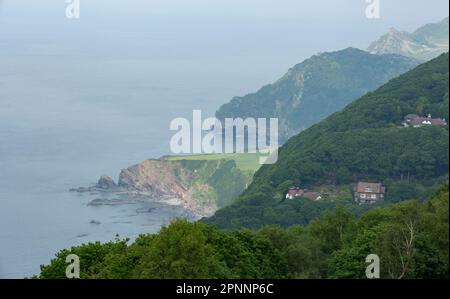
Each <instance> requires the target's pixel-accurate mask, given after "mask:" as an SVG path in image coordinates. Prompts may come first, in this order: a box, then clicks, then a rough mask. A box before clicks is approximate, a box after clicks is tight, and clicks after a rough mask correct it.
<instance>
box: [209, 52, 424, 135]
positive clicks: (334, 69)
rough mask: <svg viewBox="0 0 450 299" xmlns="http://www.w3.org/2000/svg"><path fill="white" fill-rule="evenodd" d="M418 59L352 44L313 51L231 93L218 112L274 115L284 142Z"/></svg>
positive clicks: (219, 115) (221, 114)
mask: <svg viewBox="0 0 450 299" xmlns="http://www.w3.org/2000/svg"><path fill="white" fill-rule="evenodd" d="M416 65H417V63H416V62H415V61H414V60H412V59H408V58H405V57H401V56H397V55H381V56H380V55H371V54H369V53H367V52H364V51H361V50H358V49H354V48H348V49H345V50H342V51H337V52H332V53H323V54H319V55H315V56H313V57H311V58H310V59H307V60H305V61H304V62H302V63H300V64H298V65H296V66H294V67H293V68H292V69H290V70H289V71H288V73H287V74H286V75H284V76H283V77H282V78H281V79H279V80H278V81H277V82H275V83H273V84H270V85H267V86H265V87H263V88H261V89H260V90H259V91H258V92H256V93H252V94H248V95H246V96H244V97H235V98H233V99H232V100H231V102H229V103H227V104H225V105H223V106H222V107H220V109H219V110H218V111H217V112H216V116H217V118H219V119H224V118H236V117H242V118H246V117H254V118H258V117H264V118H268V117H277V118H278V119H279V135H280V141H281V142H284V141H286V140H287V139H288V138H289V137H291V136H294V135H295V134H298V133H299V132H300V131H302V130H304V129H306V128H308V127H310V126H311V125H313V124H315V123H317V122H319V121H320V120H322V119H324V118H325V117H327V116H329V115H330V114H331V113H333V112H336V111H338V110H340V109H342V108H343V107H345V106H346V105H347V104H349V103H350V102H351V101H353V100H354V99H356V98H358V97H360V96H362V95H363V94H365V93H367V92H368V91H372V90H374V89H376V88H378V87H379V86H381V85H382V84H384V83H386V82H387V81H388V80H390V79H392V78H393V77H396V76H398V75H399V74H402V73H404V72H406V71H407V70H409V69H411V68H413V67H414V66H416Z"/></svg>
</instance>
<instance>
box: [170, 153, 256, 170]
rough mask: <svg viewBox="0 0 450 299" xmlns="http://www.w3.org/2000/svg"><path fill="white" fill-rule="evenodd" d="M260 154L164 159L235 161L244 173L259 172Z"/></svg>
mask: <svg viewBox="0 0 450 299" xmlns="http://www.w3.org/2000/svg"><path fill="white" fill-rule="evenodd" d="M259 157H260V154H248V153H242V154H212V155H206V154H205V155H186V156H167V157H164V159H165V160H168V161H180V160H191V161H199V160H200V161H206V160H234V161H235V162H236V165H237V167H238V168H239V169H240V170H242V171H252V172H255V171H257V170H258V169H259V168H260V167H261V165H260V164H259Z"/></svg>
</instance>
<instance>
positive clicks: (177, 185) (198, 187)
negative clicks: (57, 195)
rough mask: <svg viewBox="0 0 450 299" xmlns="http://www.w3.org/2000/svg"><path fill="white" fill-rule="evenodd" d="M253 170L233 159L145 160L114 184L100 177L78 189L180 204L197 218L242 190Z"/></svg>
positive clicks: (232, 198) (122, 174)
mask: <svg viewBox="0 0 450 299" xmlns="http://www.w3.org/2000/svg"><path fill="white" fill-rule="evenodd" d="M253 173H254V171H251V170H248V169H247V170H241V169H240V168H239V167H238V166H237V165H236V162H235V161H234V160H229V159H228V160H227V159H219V158H218V159H217V160H214V159H210V158H209V159H205V160H182V159H179V160H169V159H166V158H162V159H158V160H146V161H144V162H142V163H139V164H137V165H134V166H131V167H129V168H127V169H124V170H122V171H121V173H120V176H119V181H118V183H117V184H115V182H114V181H113V180H112V179H111V178H110V177H108V176H102V177H101V178H100V180H99V181H98V183H97V185H96V186H94V187H90V188H79V189H73V190H74V191H79V192H92V191H94V192H95V191H97V192H99V191H100V192H118V193H121V194H124V193H125V194H129V195H132V196H134V195H139V196H144V197H148V198H150V199H152V200H159V201H162V202H166V203H168V204H176V205H182V206H183V207H185V208H186V209H187V210H188V211H189V212H190V213H192V214H193V215H195V216H197V217H209V216H212V215H213V214H214V213H215V211H216V210H217V209H219V208H222V207H225V206H227V205H229V204H231V202H232V201H233V200H234V199H235V198H237V197H238V196H239V194H240V193H242V192H243V191H244V189H245V188H246V186H247V185H248V184H249V183H250V182H251V178H252V176H253Z"/></svg>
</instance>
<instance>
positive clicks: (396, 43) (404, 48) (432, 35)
mask: <svg viewBox="0 0 450 299" xmlns="http://www.w3.org/2000/svg"><path fill="white" fill-rule="evenodd" d="M448 45H449V41H448V18H446V19H444V20H443V21H441V22H439V23H433V24H427V25H425V26H422V27H420V28H419V29H417V30H416V31H415V32H413V33H409V32H400V31H398V30H396V29H395V28H391V29H390V30H389V32H388V33H386V34H385V35H383V36H382V37H381V38H380V39H378V40H377V41H375V42H373V43H372V44H371V45H370V46H369V48H368V49H367V50H368V51H369V52H370V53H373V54H398V55H403V56H407V57H412V58H415V59H418V60H420V61H427V60H430V59H433V58H435V57H437V56H439V55H441V54H442V53H446V52H448Z"/></svg>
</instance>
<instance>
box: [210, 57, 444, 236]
mask: <svg viewBox="0 0 450 299" xmlns="http://www.w3.org/2000/svg"><path fill="white" fill-rule="evenodd" d="M448 58H449V56H448V53H447V54H443V55H441V56H440V57H438V58H436V59H434V60H432V61H430V62H428V63H425V64H423V65H420V66H418V67H417V68H415V69H414V70H412V71H410V72H408V73H406V74H404V75H402V76H400V77H398V78H396V79H393V80H392V81H390V82H389V83H387V84H386V85H384V86H383V87H381V88H379V89H378V90H377V91H375V92H371V93H368V94H367V95H365V96H363V97H362V98H360V99H359V100H357V101H355V102H353V103H352V104H350V105H348V106H347V107H346V108H345V109H344V110H343V111H342V112H338V113H335V114H333V115H332V116H330V117H329V118H328V119H326V120H324V121H322V122H321V123H319V124H317V125H315V126H313V127H311V128H310V129H308V130H306V131H304V132H302V133H300V134H299V135H298V136H296V137H294V138H291V139H290V140H289V141H288V142H287V143H286V144H285V145H284V146H283V147H282V148H281V149H280V152H279V159H278V162H277V163H275V164H274V165H265V166H263V167H262V168H261V169H260V170H259V171H258V172H257V173H256V174H255V176H254V180H253V183H252V184H251V185H250V186H249V188H248V189H247V190H246V191H245V192H244V193H243V195H241V197H240V198H239V200H238V201H237V203H235V204H234V205H232V206H230V207H228V208H224V209H222V210H220V211H218V212H217V213H216V215H215V216H214V217H212V218H211V219H209V220H208V222H210V223H213V224H216V225H220V226H221V227H228V228H232V227H236V226H239V225H242V224H245V223H246V222H248V221H253V220H252V219H258V221H259V222H260V224H269V223H274V224H283V223H285V222H288V223H289V224H292V223H295V221H298V222H297V223H302V219H300V218H297V217H298V215H299V214H298V213H294V212H293V211H292V207H293V206H296V207H297V208H302V207H301V205H299V204H297V203H291V204H286V203H284V202H281V196H280V194H281V195H282V194H283V193H285V192H286V191H287V188H288V187H289V185H299V186H303V187H307V188H309V189H313V190H314V189H316V188H319V187H320V186H322V185H334V186H340V185H352V184H356V182H357V181H360V180H364V181H381V182H383V183H384V184H385V185H386V186H387V189H388V193H387V199H388V201H390V202H397V201H400V200H403V199H405V198H411V197H414V198H420V199H423V198H424V197H426V196H429V195H430V192H433V190H435V189H434V186H435V185H434V184H433V182H434V183H436V182H437V183H442V182H443V181H444V180H446V178H447V177H448V169H449V143H448V142H449V139H448V138H449V132H448V126H428V127H421V128H412V127H410V128H405V127H403V126H402V121H403V119H404V117H405V116H406V115H408V114H412V113H414V114H418V115H427V114H429V113H430V114H432V115H433V117H440V118H446V119H448V114H449V87H448V84H449V77H448V70H449V65H448V64H449V59H448ZM390 190H392V192H390ZM349 191H350V190H349ZM308 205H309V204H308ZM315 208H320V204H317V205H315ZM244 210H245V211H246V215H244V214H242V211H244ZM267 213H276V215H271V216H270V217H266V216H264V215H266V214H267ZM307 213H313V214H314V213H315V212H314V211H312V212H311V210H310V209H308V211H306V213H305V211H304V212H303V215H304V214H307ZM261 215H263V217H260V216H261ZM249 219H250V220H249ZM250 226H254V225H250Z"/></svg>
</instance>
